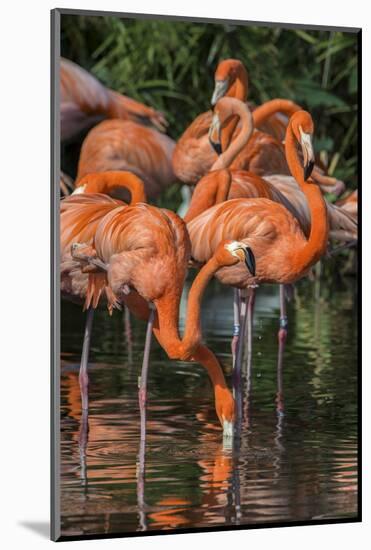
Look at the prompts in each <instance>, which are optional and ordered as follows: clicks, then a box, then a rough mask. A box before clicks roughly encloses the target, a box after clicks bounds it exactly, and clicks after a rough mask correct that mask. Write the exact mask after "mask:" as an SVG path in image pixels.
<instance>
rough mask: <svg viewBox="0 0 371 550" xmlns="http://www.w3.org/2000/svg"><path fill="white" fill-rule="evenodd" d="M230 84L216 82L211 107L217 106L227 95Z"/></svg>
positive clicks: (225, 81) (224, 81)
mask: <svg viewBox="0 0 371 550" xmlns="http://www.w3.org/2000/svg"><path fill="white" fill-rule="evenodd" d="M228 86H229V82H228V79H225V80H215V87H214V92H213V95H212V98H211V105H215V104H216V102H217V101H218V100H219V99H220V98H221V97H223V96H224V95H225V93H226V91H227V90H228Z"/></svg>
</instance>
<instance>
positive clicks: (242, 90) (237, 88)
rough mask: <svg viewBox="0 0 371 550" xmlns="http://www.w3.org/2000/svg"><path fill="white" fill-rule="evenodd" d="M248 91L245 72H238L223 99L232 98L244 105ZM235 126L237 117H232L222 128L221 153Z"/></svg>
mask: <svg viewBox="0 0 371 550" xmlns="http://www.w3.org/2000/svg"><path fill="white" fill-rule="evenodd" d="M248 89H249V81H248V77H247V72H246V71H243V70H240V71H239V72H238V76H237V77H236V79H235V81H234V82H233V84H232V85H231V87H230V88H229V89H228V90H227V92H226V94H225V97H233V98H234V99H239V100H240V101H242V102H243V103H246V101H247V94H248ZM237 124H238V116H233V117H231V119H230V120H229V121H228V122H227V124H226V125H225V127H224V128H223V133H222V148H223V151H224V150H225V149H226V148H227V147H228V145H229V143H230V142H231V140H232V136H233V133H234V131H235V129H236V126H237Z"/></svg>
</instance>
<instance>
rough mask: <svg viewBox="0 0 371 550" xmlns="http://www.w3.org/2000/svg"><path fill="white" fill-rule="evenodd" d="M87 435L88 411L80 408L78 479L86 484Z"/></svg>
mask: <svg viewBox="0 0 371 550" xmlns="http://www.w3.org/2000/svg"><path fill="white" fill-rule="evenodd" d="M88 437H89V412H88V410H87V409H83V410H82V415H81V420H80V432H79V455H80V479H81V484H82V485H84V486H87V484H88V476H87V468H86V448H87V446H88Z"/></svg>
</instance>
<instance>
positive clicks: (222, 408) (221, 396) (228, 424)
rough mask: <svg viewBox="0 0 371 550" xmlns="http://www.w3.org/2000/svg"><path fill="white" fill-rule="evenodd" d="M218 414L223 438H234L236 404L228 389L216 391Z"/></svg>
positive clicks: (217, 389) (218, 388)
mask: <svg viewBox="0 0 371 550" xmlns="http://www.w3.org/2000/svg"><path fill="white" fill-rule="evenodd" d="M215 403H216V413H217V415H218V418H219V422H220V424H221V426H222V428H223V437H233V427H234V419H235V403H234V399H233V396H232V394H231V392H230V391H229V389H228V388H220V386H218V387H217V388H216V389H215Z"/></svg>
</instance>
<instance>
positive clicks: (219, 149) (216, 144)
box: [210, 139, 222, 155]
mask: <svg viewBox="0 0 371 550" xmlns="http://www.w3.org/2000/svg"><path fill="white" fill-rule="evenodd" d="M210 144H211V146H212V148H213V149H214V151H215V152H216V154H217V155H221V154H222V146H221V144H220V143H219V142H216V141H213V140H212V139H210Z"/></svg>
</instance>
